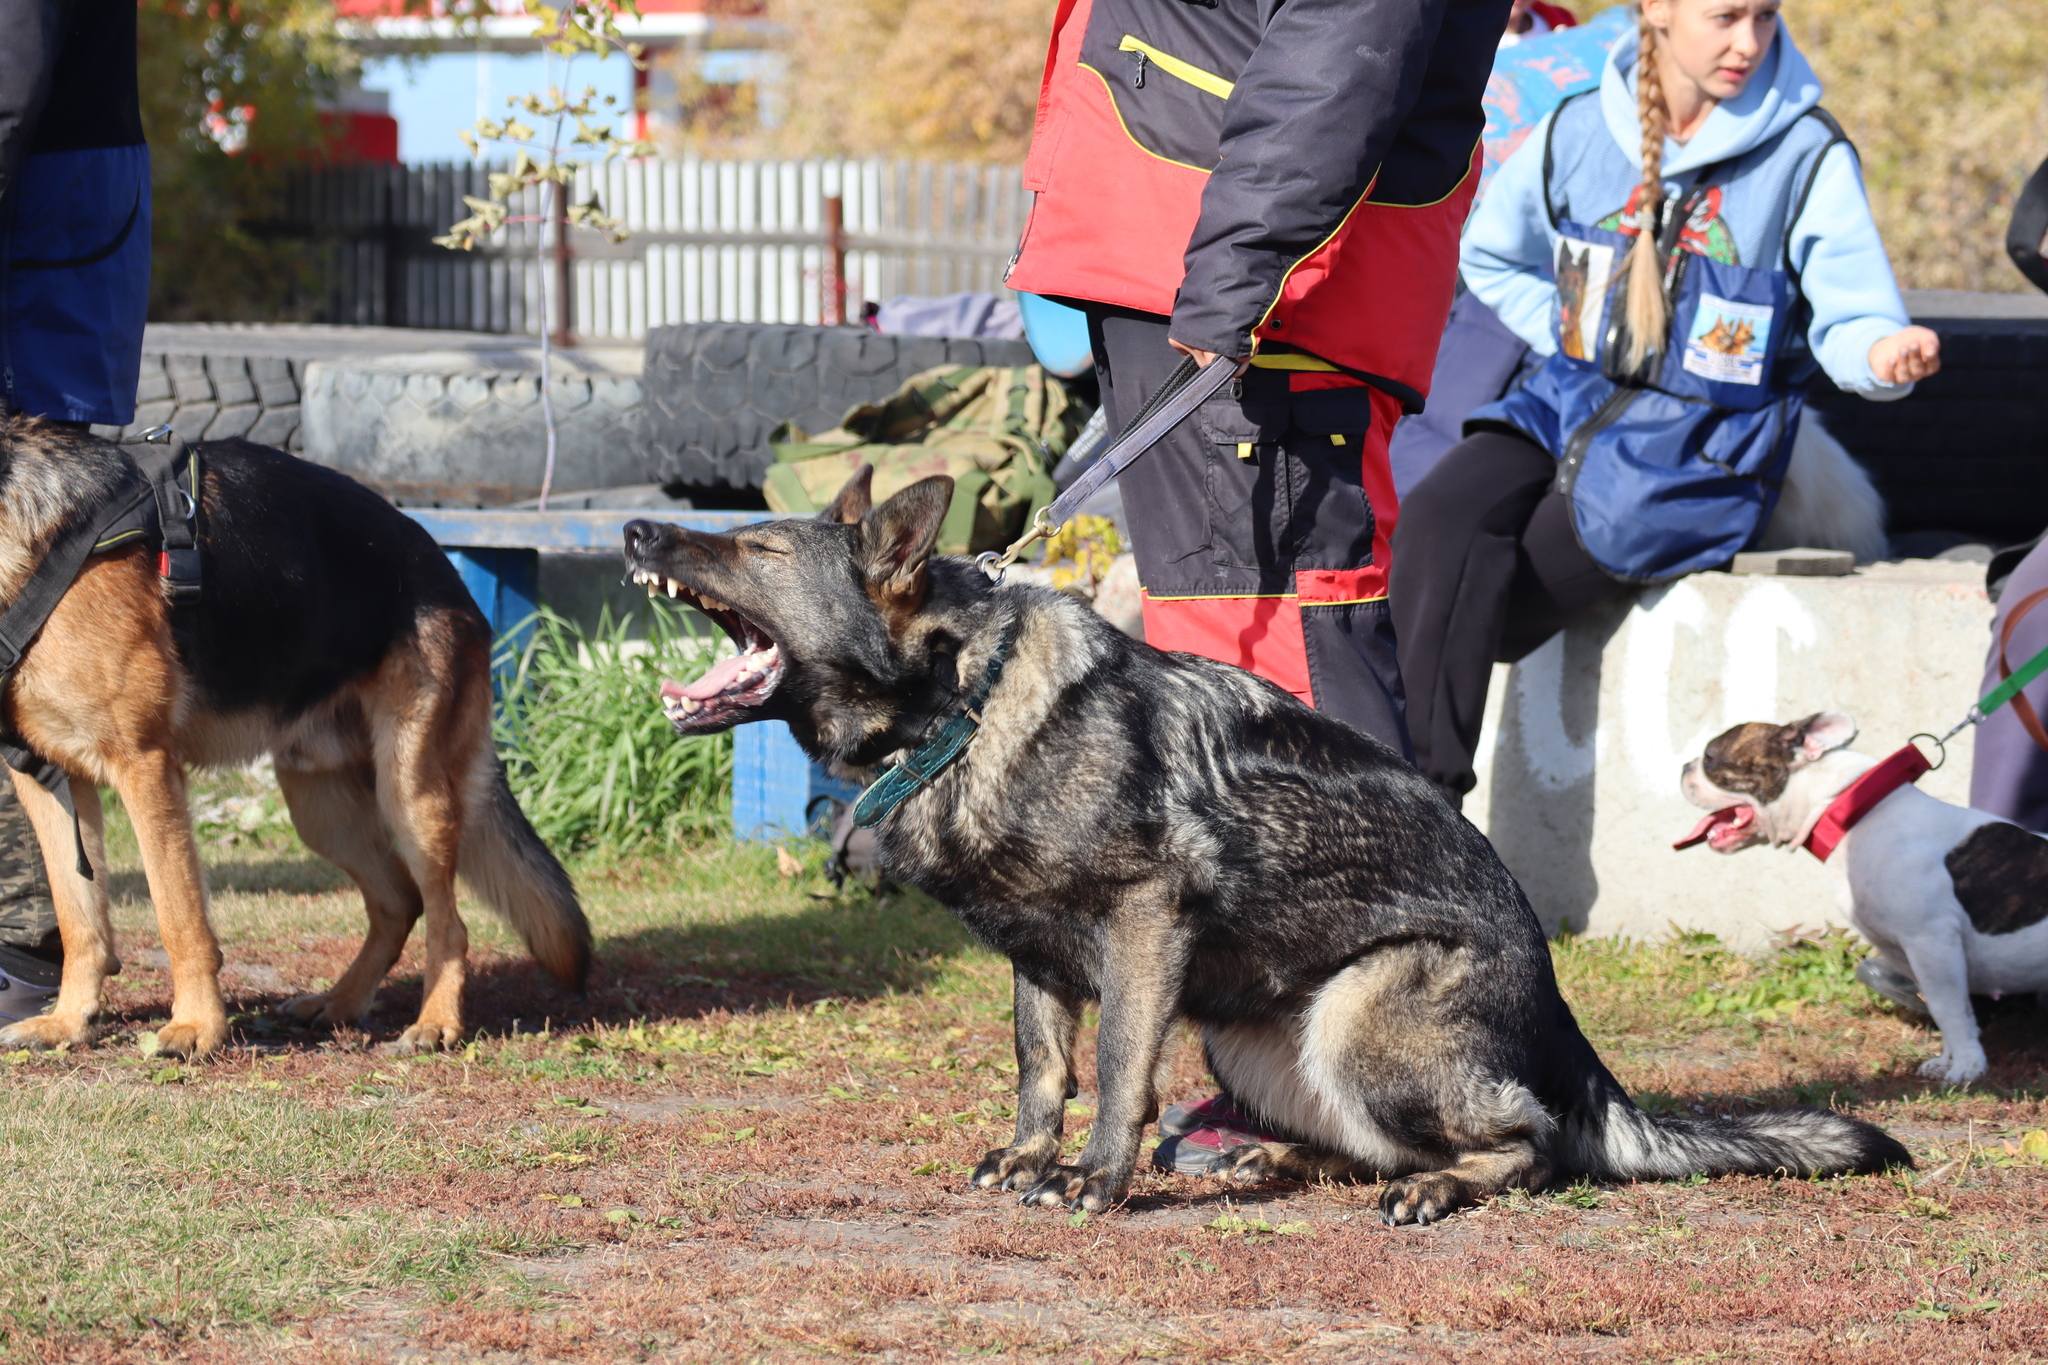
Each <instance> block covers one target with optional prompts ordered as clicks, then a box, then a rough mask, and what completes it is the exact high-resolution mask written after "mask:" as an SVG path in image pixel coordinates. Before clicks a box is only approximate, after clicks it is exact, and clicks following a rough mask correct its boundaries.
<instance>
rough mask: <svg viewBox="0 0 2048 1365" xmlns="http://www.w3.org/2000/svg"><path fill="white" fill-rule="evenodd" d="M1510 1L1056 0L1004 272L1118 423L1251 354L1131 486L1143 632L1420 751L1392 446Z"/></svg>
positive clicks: (1439, 318)
mask: <svg viewBox="0 0 2048 1365" xmlns="http://www.w3.org/2000/svg"><path fill="white" fill-rule="evenodd" d="M1508 9H1509V0H1381V2H1380V3H1376V4H1365V3H1361V2H1360V0H1061V4H1060V7H1059V11H1058V15H1057V18H1056V20H1055V23H1054V33H1053V40H1052V48H1051V52H1050V53H1049V55H1048V58H1047V62H1046V71H1045V82H1044V86H1043V89H1042V92H1041V94H1040V98H1039V108H1038V119H1037V124H1036V128H1035V130H1034V133H1033V138H1032V146H1031V154H1030V158H1029V160H1028V162H1027V163H1026V166H1025V185H1026V188H1028V189H1030V190H1032V191H1034V192H1035V194H1036V200H1035V202H1034V205H1033V208H1032V213H1031V219H1030V222H1029V223H1028V224H1027V226H1026V228H1025V232H1024V237H1023V240H1022V242H1021V244H1020V245H1019V247H1018V254H1017V259H1016V260H1015V261H1014V262H1013V264H1012V266H1011V270H1010V275H1009V279H1008V283H1009V284H1010V286H1011V287H1012V288H1013V289H1019V290H1029V291H1031V292H1033V293H1038V294H1045V295H1049V296H1051V297H1054V298H1057V299H1060V300H1062V301H1064V302H1069V303H1073V304H1075V305H1076V306H1078V307H1081V308H1083V309H1084V310H1085V311H1086V312H1087V313H1088V315H1089V324H1090V332H1091V334H1092V339H1093V341H1094V344H1095V355H1096V358H1097V367H1098V371H1099V373H1100V376H1101V379H1102V388H1103V401H1104V403H1105V404H1106V405H1107V407H1108V409H1109V416H1110V421H1111V423H1112V425H1113V426H1120V425H1121V424H1122V423H1123V422H1124V421H1126V420H1127V419H1128V418H1130V417H1131V416H1132V415H1134V414H1135V413H1136V412H1137V411H1138V409H1139V408H1140V407H1141V406H1143V404H1144V403H1145V401H1146V399H1147V398H1148V397H1149V396H1150V395H1151V393H1152V392H1153V391H1154V390H1155V389H1156V388H1157V387H1158V386H1159V385H1160V384H1161V383H1162V382H1163V381H1164V380H1165V378H1166V377H1167V375H1168V374H1170V373H1171V371H1172V369H1173V367H1174V366H1175V364H1177V363H1178V361H1179V358H1180V355H1193V356H1195V357H1196V358H1197V359H1199V360H1202V361H1203V362H1205V363H1210V362H1213V361H1215V359H1216V358H1218V357H1221V358H1222V361H1221V363H1240V362H1245V361H1248V362H1249V368H1247V369H1246V370H1245V372H1244V373H1243V374H1242V376H1241V377H1240V378H1239V379H1238V380H1237V381H1236V383H1235V384H1234V385H1232V386H1231V387H1229V388H1226V389H1225V390H1224V391H1223V392H1222V393H1221V394H1219V395H1218V396H1217V397H1216V398H1215V399H1213V400H1211V401H1210V403H1209V404H1207V405H1206V406H1205V407H1204V408H1203V410H1202V411H1201V412H1200V413H1198V414H1197V416H1196V419H1195V420H1194V421H1191V422H1186V423H1183V424H1182V425H1181V426H1180V427H1179V428H1178V429H1176V430H1175V431H1174V432H1173V433H1172V434H1171V435H1169V436H1168V437H1167V438H1166V440H1164V441H1162V442H1161V443H1160V444H1159V445H1158V446H1156V447H1155V448H1154V449H1153V450H1152V451H1151V452H1150V453H1149V454H1147V455H1146V456H1145V457H1144V458H1143V459H1141V460H1139V461H1138V462H1137V463H1135V464H1134V465H1132V466H1131V467H1130V468H1129V469H1128V470H1126V471H1125V473H1124V475H1123V476H1122V488H1123V503H1124V508H1125V513H1126V518H1127V520H1128V521H1129V522H1130V525H1129V527H1128V528H1127V529H1128V530H1129V532H1130V533H1131V537H1132V540H1133V541H1134V543H1135V548H1136V551H1137V558H1138V573H1139V579H1140V581H1141V582H1142V583H1143V585H1144V588H1145V596H1144V612H1145V634H1146V639H1147V640H1148V641H1149V642H1150V643H1152V644H1154V645H1157V646H1159V647H1160V648H1162V649H1180V650H1187V651H1190V652H1193V653H1197V654H1202V655H1206V656H1208V657H1210V658H1215V659H1222V660H1224V661H1226V662H1229V663H1234V664H1239V665H1241V666H1243V667H1246V668H1250V669H1252V670H1254V671H1255V672H1257V673H1259V674H1261V675H1262V676H1264V677H1266V678H1268V679H1270V680H1272V681H1273V682H1276V683H1278V684H1279V685H1280V686H1282V687H1284V688H1286V689H1287V690H1289V691H1290V692H1292V693H1294V694H1295V695H1296V696H1298V697H1300V698H1301V699H1302V700H1303V701H1305V702H1308V703H1309V704H1311V705H1313V706H1316V707H1318V708H1320V709H1323V710H1326V711H1328V712H1330V713H1331V714H1333V715H1335V716H1337V717H1339V718H1340V719H1342V720H1345V721H1347V722H1349V723H1350V724H1352V725H1353V726H1355V727H1357V728H1359V729H1361V730H1363V731H1365V732H1367V733H1369V734H1372V735H1376V736H1377V737H1379V738H1380V739H1382V740H1384V741H1385V742H1387V743H1388V744H1390V745H1392V746H1393V747H1395V748H1396V749H1398V750H1400V751H1401V752H1403V753H1407V752H1408V751H1409V750H1408V742H1407V732H1406V728H1405V726H1404V723H1403V719H1402V692H1401V682H1400V677H1399V673H1398V671H1397V668H1396V664H1395V655H1394V640H1393V628H1392V625H1391V623H1390V622H1389V619H1388V616H1387V606H1386V577H1387V565H1388V553H1389V552H1388V546H1389V541H1390V538H1391V536H1392V533H1393V527H1394V520H1395V516H1396V510H1397V509H1396V506H1395V498H1394V490H1393V481H1392V478H1391V475H1390V474H1389V471H1388V467H1387V438H1388V435H1389V434H1390V433H1391V431H1392V430H1393V426H1394V423H1395V421H1396V420H1398V419H1399V417H1400V416H1401V414H1402V413H1403V412H1414V411H1418V410H1420V408H1421V407H1422V404H1423V400H1424V398H1425V396H1426V394H1427V390H1428V387H1429V379H1430V372H1431V368H1432V364H1433V362H1434V359H1435V353H1436V344H1437V339H1438V338H1439V336H1440V335H1441V334H1442V331H1443V326H1444V319H1445V317H1446V315H1447V314H1448V312H1449V310H1450V306H1451V298H1452V293H1453V288H1454V279H1455V275H1456V271H1457V254H1458V232H1459V228H1460V227H1461V225H1462V224H1463V223H1464V220H1465V212H1466V209H1467V207H1468V206H1469V205H1470V203H1471V201H1472V195H1473V191H1474V190H1475V188H1476V187H1477V185H1478V181H1479V171H1478V167H1479V135H1480V131H1481V129H1482V127H1483V126H1484V122H1485V118H1484V115H1483V113H1482V111H1481V108H1480V96H1481V94H1482V93H1483V91H1484V90H1485V87H1486V81H1487V76H1488V74H1489V72H1490V70H1491V67H1492V62H1493V55H1494V52H1495V50H1496V47H1497V45H1498V43H1499V41H1500V36H1501V32H1502V29H1503V26H1504V24H1505V22H1506V19H1507V15H1508ZM1176 352H1178V353H1179V354H1176Z"/></svg>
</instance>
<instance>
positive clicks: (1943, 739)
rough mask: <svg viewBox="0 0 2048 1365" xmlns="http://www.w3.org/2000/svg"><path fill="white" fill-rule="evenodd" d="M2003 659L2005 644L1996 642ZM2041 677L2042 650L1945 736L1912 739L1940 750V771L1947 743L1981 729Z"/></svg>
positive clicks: (2046, 653)
mask: <svg viewBox="0 0 2048 1365" xmlns="http://www.w3.org/2000/svg"><path fill="white" fill-rule="evenodd" d="M2004 655H2005V642H2004V641H2002V640H2001V641H2000V642H1999V657H2000V658H2001V659H2002V658H2004ZM2043 673H2048V649H2044V650H2042V651H2041V652H2040V653H2039V654H2036V655H2035V656H2034V657H2033V658H2031V659H2029V660H2027V661H2026V662H2025V663H2023V664H2021V665H2020V666H2019V667H2018V668H2016V669H2014V670H2013V673H2012V676H2011V677H2009V678H2007V679H2006V680H2005V681H2004V682H2002V683H2000V684H1999V685H1998V686H1996V687H1994V688H1992V689H1991V690H1990V691H1989V692H1986V693H1985V694H1984V695H1983V696H1981V697H1979V698H1978V699H1977V702H1976V704H1975V705H1973V706H1972V707H1971V708H1970V709H1969V711H1968V713H1967V714H1965V715H1964V716H1963V718H1962V719H1961V720H1959V721H1957V722H1956V724H1955V728H1954V729H1952V730H1950V731H1949V732H1948V733H1947V734H1945V735H1939V736H1936V735H1929V734H1926V732H1925V731H1922V732H1921V734H1920V735H1915V736H1913V738H1914V739H1919V738H1921V736H1922V735H1925V736H1926V738H1928V739H1931V740H1933V741H1934V747H1935V748H1937V749H1939V750H1941V761H1940V762H1937V763H1936V764H1935V765H1934V766H1935V767H1937V768H1939V767H1940V766H1941V764H1942V763H1945V762H1947V761H1948V742H1949V741H1950V740H1952V739H1954V738H1955V737H1956V736H1957V735H1959V734H1961V733H1962V732H1963V731H1965V730H1967V729H1969V728H1970V727H1971V726H1972V725H1982V724H1983V723H1984V721H1985V720H1986V719H1987V718H1988V717H1989V716H1990V715H1991V713H1992V712H1993V711H1996V710H1997V709H1998V708H1999V707H2001V706H2003V705H2005V704H2006V703H2007V702H2009V701H2011V700H2012V699H2013V698H2014V697H2017V696H2018V695H2019V694H2020V690H2021V689H2022V688H2024V687H2025V686H2026V685H2027V684H2028V683H2030V682H2032V681H2033V680H2034V679H2036V678H2038V677H2040V676H2041V675H2042V674H2043Z"/></svg>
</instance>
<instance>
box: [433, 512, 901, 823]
mask: <svg viewBox="0 0 2048 1365" xmlns="http://www.w3.org/2000/svg"><path fill="white" fill-rule="evenodd" d="M401 510H403V511H404V512H405V514H406V515H407V516H409V517H411V518H412V519H413V520H414V521H416V522H418V523H419V524H420V525H421V526H424V527H425V528H426V529H427V531H428V533H429V534H430V535H432V536H433V537H434V541H435V543H436V544H438V545H440V546H441V548H442V549H443V550H445V551H446V552H447V554H448V560H449V562H450V563H452V564H453V565H454V566H455V568H456V571H457V572H458V573H460V574H461V575H462V585H463V586H464V587H466V588H468V589H469V595H470V596H471V597H473V598H475V599H476V604H477V606H478V607H479V608H480V609H481V610H482V611H483V614H484V617H485V619H486V620H488V621H489V622H490V623H491V631H492V633H493V634H494V635H496V636H497V637H498V638H500V639H501V640H504V639H507V638H508V637H510V643H511V644H512V645H513V646H514V647H515V649H518V648H524V646H525V639H524V638H523V637H522V636H521V635H520V632H521V631H527V632H530V631H531V630H532V618H533V613H534V609H535V607H536V606H537V605H538V602H539V595H540V594H539V587H540V552H541V551H542V550H566V551H578V550H581V551H586V552H595V551H610V552H612V553H617V552H618V550H619V548H620V546H621V544H622V543H623V540H624V535H625V525H626V523H627V522H629V521H636V520H640V519H642V518H647V519H649V520H656V521H663V522H667V523H668V524H670V525H672V526H684V527H688V528H689V529H690V530H692V531H730V530H731V529H732V528H733V527H735V526H746V525H750V524H751V523H753V522H757V521H760V520H762V519H763V518H762V517H761V515H760V514H759V513H757V512H660V513H656V514H655V515H654V516H652V517H648V514H647V513H644V512H523V511H522V512H497V511H473V510H469V509H452V508H440V507H407V508H403V509H401ZM859 791H860V789H859V788H858V787H854V786H851V785H849V784H848V783H844V782H841V781H839V780H838V779H837V778H834V777H832V776H830V775H828V774H827V773H826V772H825V770H824V768H823V767H822V766H820V765H819V764H816V763H813V762H812V761H811V760H810V757H809V756H808V755H806V754H805V753H804V751H803V750H802V749H801V748H800V747H798V745H797V742H796V740H795V739H794V738H792V737H791V735H790V733H789V727H788V726H787V725H784V724H783V723H782V722H781V721H761V722H758V723H756V724H753V725H742V726H740V727H739V728H738V729H737V730H735V731H734V732H733V763H732V827H733V834H734V835H735V837H737V838H740V839H746V840H751V841H755V842H773V841H775V840H777V839H784V838H788V837H789V836H790V835H792V834H801V833H803V832H804V831H805V828H806V824H807V816H806V812H807V811H808V810H809V809H810V805H811V803H812V801H814V800H815V799H817V798H818V797H820V796H828V795H829V796H837V797H839V798H841V799H842V800H850V799H852V797H853V796H854V795H858V794H859Z"/></svg>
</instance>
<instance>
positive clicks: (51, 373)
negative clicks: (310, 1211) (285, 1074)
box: [0, 0, 150, 1022]
mask: <svg viewBox="0 0 2048 1365" xmlns="http://www.w3.org/2000/svg"><path fill="white" fill-rule="evenodd" d="M0 35H4V37H0V412H18V413H27V414H29V415H30V416H35V417H43V418H47V419H49V420H50V421H53V422H63V423H68V424H72V425H77V426H85V425H87V424H91V423H98V424H101V425H105V426H126V425H127V424H128V423H129V422H131V421H133V420H134V417H135V381H136V377H137V375H138V373H139V372H140V370H141V366H142V324H143V318H144V316H145V314H146V312H147V310H148V307H149V208H150V197H149V148H148V147H147V146H146V145H145V144H144V142H143V138H142V111H141V102H140V99H139V98H138V92H137V87H136V74H135V4H134V0H0ZM6 498H7V486H6V471H5V469H4V468H0V504H4V503H5V501H6ZM18 587H19V584H18V583H15V582H11V581H4V580H0V602H4V601H6V600H9V599H11V598H12V596H13V594H14V592H15V591H16V590H17V589H18ZM6 728H7V716H6V710H5V690H4V683H0V733H4V732H5V730H6ZM63 952H64V950H63V947H62V945H61V943H60V942H59V939H58V936H57V915H56V907H55V906H54V905H53V904H52V902H51V900H50V887H49V882H48V880H47V877H46V872H45V868H44V866H43V860H42V857H41V853H40V850H39V849H38V847H37V844H36V837H35V832H34V830H32V829H31V828H30V827H29V822H28V817H27V816H26V815H25V814H24V813H23V812H22V809H21V805H20V803H19V802H18V801H17V800H16V799H15V795H14V789H13V786H12V784H11V783H9V782H7V781H5V780H4V779H0V1022H7V1021H11V1020H14V1019H22V1018H27V1017H29V1016H31V1015H34V1014H37V1013H39V1012H40V1011H41V1010H42V1008H43V1006H44V1005H45V1004H47V1003H48V1002H49V1001H50V1000H51V999H52V998H53V997H54V996H55V994H56V986H57V978H58V976H59V971H58V964H60V963H61V962H62V960H63Z"/></svg>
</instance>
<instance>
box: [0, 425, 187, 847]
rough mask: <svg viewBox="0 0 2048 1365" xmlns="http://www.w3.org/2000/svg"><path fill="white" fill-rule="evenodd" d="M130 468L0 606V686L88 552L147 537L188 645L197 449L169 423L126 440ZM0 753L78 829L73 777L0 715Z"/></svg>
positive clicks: (176, 631) (183, 644)
mask: <svg viewBox="0 0 2048 1365" xmlns="http://www.w3.org/2000/svg"><path fill="white" fill-rule="evenodd" d="M121 449H122V452H123V453H124V454H125V455H126V456H127V457H128V468H127V469H126V470H125V471H124V475H123V478H122V479H121V482H120V483H119V484H118V485H117V486H116V488H115V489H114V492H113V494H112V495H111V496H110V497H108V498H107V499H106V501H104V502H102V503H101V504H100V505H99V507H98V508H96V509H94V510H92V511H91V512H88V513H87V514H85V515H84V516H83V517H81V518H80V519H79V520H78V521H77V522H76V523H74V524H73V525H72V526H70V527H68V528H67V529H66V530H64V531H63V532H62V533H61V534H59V535H58V537H57V539H56V541H55V543H54V544H52V545H51V546H50V550H49V553H47V554H46V555H44V556H43V562H42V563H41V564H39V565H37V566H36V571H35V573H34V575H32V576H31V577H30V578H29V581H28V582H27V583H26V584H24V585H23V586H22V589H21V591H20V592H19V593H18V594H16V595H15V598H14V600H13V601H12V602H10V603H8V605H7V609H6V610H5V611H0V687H4V686H5V685H6V682H7V679H8V678H9V677H10V676H11V675H12V674H13V672H14V670H15V669H16V668H17V667H18V666H20V664H21V660H22V656H23V655H25V654H27V653H28V648H29V646H30V645H31V644H34V643H35V638H36V636H37V635H38V634H39V633H40V632H41V631H42V628H43V625H44V623H46V622H47V621H48V620H49V619H50V613H52V612H54V611H55V610H57V604H58V603H59V602H61V601H63V600H64V594H65V593H67V592H69V591H71V585H72V584H73V583H74V582H76V581H77V579H78V575H79V572H80V571H81V570H83V569H84V568H85V562H86V561H87V560H88V559H91V558H92V557H93V556H94V555H100V554H106V553H108V552H109V551H113V550H119V549H124V548H126V547H127V546H130V545H134V544H138V543H141V544H146V545H149V546H151V547H152V548H154V549H155V550H156V552H157V574H158V575H159V576H160V577H161V578H162V579H163V580H164V586H165V588H166V590H167V595H168V596H169V598H170V602H171V632H172V635H173V637H174V638H175V639H176V640H177V643H178V646H179V648H180V649H182V650H184V651H186V652H187V653H188V654H189V652H190V650H191V648H192V626H193V621H192V618H193V614H194V613H193V608H194V607H195V606H196V605H197V604H198V602H199V588H200V574H199V493H200V488H199V480H200V467H199V454H198V452H197V451H196V450H195V449H193V448H192V447H190V446H187V445H186V444H185V443H184V442H183V441H181V440H179V439H178V437H177V435H176V434H175V433H173V432H172V431H171V430H170V428H168V427H158V428H155V429H153V430H151V431H149V432H147V433H145V434H144V435H143V438H142V440H141V441H140V442H135V443H128V444H124V445H123V446H122V447H121ZM0 759H4V760H5V761H6V763H7V766H8V767H10V768H12V769H14V770H15V771H16V772H18V773H23V774H26V775H27V776H29V777H32V778H34V779H35V780H36V781H37V782H38V783H40V784H41V785H42V786H43V787H44V789H46V790H47V791H48V792H49V793H50V794H51V795H52V796H54V797H56V798H57V801H58V804H60V805H62V806H63V807H64V809H65V810H66V811H68V812H70V815H71V823H72V831H73V834H74V836H76V834H77V827H78V806H77V804H76V803H75V802H74V801H73V799H72V796H71V778H70V776H69V774H67V773H66V772H65V771H64V770H63V769H62V768H60V767H58V766H57V765H56V764H54V763H52V762H50V761H49V760H48V759H46V758H44V757H43V756H42V755H41V754H38V753H37V752H35V750H33V749H31V748H30V747H29V746H28V744H27V742H26V741H24V740H23V739H22V737H21V736H20V735H17V734H15V733H14V732H13V731H12V729H11V728H10V727H8V726H7V724H6V722H5V721H4V720H0ZM77 842H78V874H79V875H80V876H81V877H84V878H85V879H86V880H88V881H90V880H91V879H92V865H91V864H90V863H89V862H87V861H86V857H85V841H84V839H83V838H78V840H77Z"/></svg>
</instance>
